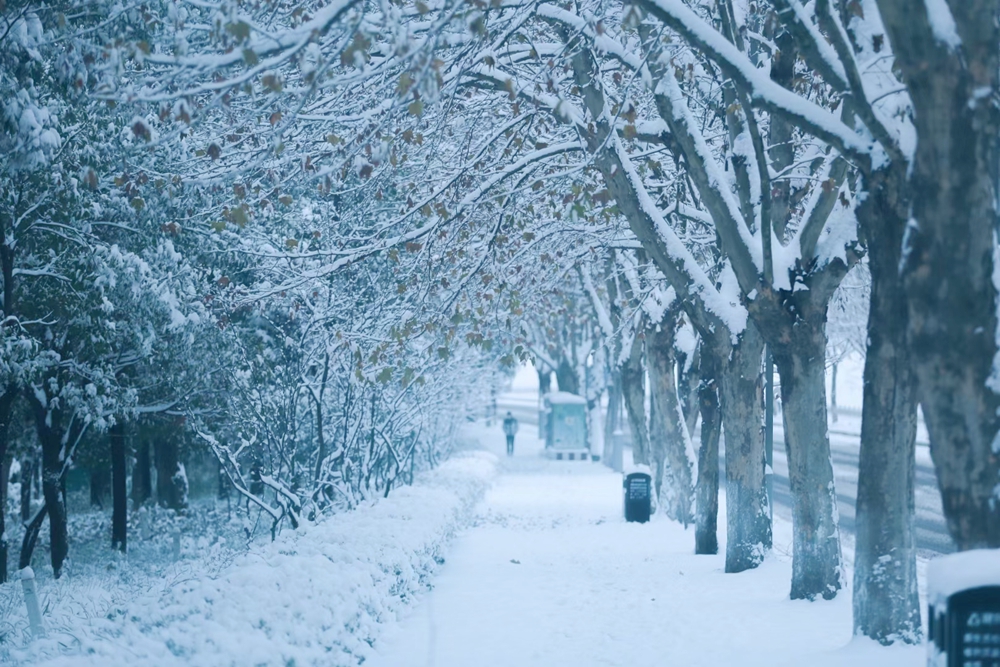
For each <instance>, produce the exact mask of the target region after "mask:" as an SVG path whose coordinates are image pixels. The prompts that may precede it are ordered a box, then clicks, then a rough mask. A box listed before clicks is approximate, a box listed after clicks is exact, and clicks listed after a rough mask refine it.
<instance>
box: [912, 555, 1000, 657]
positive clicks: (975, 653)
mask: <svg viewBox="0 0 1000 667" xmlns="http://www.w3.org/2000/svg"><path fill="white" fill-rule="evenodd" d="M927 604H928V610H927V619H928V620H927V665H928V667H969V666H970V665H974V666H975V667H1000V551H997V550H996V549H975V550H972V551H964V552H961V553H957V554H951V555H949V556H942V557H941V558H938V559H935V560H933V561H931V563H930V564H929V565H928V570H927Z"/></svg>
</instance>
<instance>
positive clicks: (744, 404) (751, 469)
mask: <svg viewBox="0 0 1000 667" xmlns="http://www.w3.org/2000/svg"><path fill="white" fill-rule="evenodd" d="M763 351H764V341H763V339H762V338H761V336H760V333H759V332H758V331H757V327H756V326H755V325H754V324H753V323H752V322H748V323H747V328H746V329H745V330H744V331H743V333H742V334H741V335H740V341H739V344H738V345H736V346H735V347H733V348H732V349H731V352H730V351H727V353H726V354H719V353H717V356H719V357H720V358H721V359H722V362H721V363H722V364H723V366H722V369H721V371H720V379H721V381H720V383H719V398H720V404H721V407H722V424H723V432H724V434H725V444H726V572H743V571H744V570H749V569H751V568H755V567H757V566H758V565H760V564H761V562H763V560H764V555H765V554H766V553H767V552H768V551H770V549H771V518H770V510H769V508H768V504H767V490H766V489H765V487H764V430H763V386H762V381H761V373H760V368H761V357H762V354H763ZM727 357H728V358H727Z"/></svg>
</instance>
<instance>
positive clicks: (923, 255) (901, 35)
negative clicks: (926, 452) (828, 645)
mask: <svg viewBox="0 0 1000 667" xmlns="http://www.w3.org/2000/svg"><path fill="white" fill-rule="evenodd" d="M878 5H879V9H880V12H881V13H882V14H883V16H884V22H885V25H886V29H887V30H888V33H889V39H890V41H891V43H892V48H893V54H894V55H895V56H896V63H897V65H898V66H899V67H900V68H901V70H902V73H903V78H904V80H905V82H906V84H907V88H908V89H909V93H910V97H911V99H912V101H913V105H914V110H915V113H914V114H913V116H914V120H913V123H914V126H915V128H916V135H917V148H916V154H915V157H914V162H913V165H912V169H911V176H910V186H911V189H910V193H911V194H912V217H913V222H912V223H911V224H909V225H908V227H907V230H906V237H905V239H904V243H905V247H904V253H903V257H902V263H901V269H902V274H903V280H904V286H905V289H906V294H907V305H908V315H909V320H908V327H909V332H908V340H909V344H910V349H911V353H912V355H913V357H912V358H913V367H914V368H915V370H916V375H917V381H918V398H919V401H920V405H921V408H922V409H923V414H924V419H925V421H926V423H927V431H928V434H929V435H930V442H931V456H932V458H933V459H934V465H935V468H936V470H937V476H938V485H939V487H940V489H941V500H942V505H943V507H944V514H945V518H946V519H947V522H948V529H949V532H950V533H951V536H952V538H953V539H954V540H955V544H956V546H957V547H958V548H959V549H960V550H965V549H973V548H979V547H993V548H996V547H1000V503H998V502H997V498H996V491H995V489H996V486H997V481H998V478H1000V456H997V450H996V448H997V447H998V440H997V434H998V430H1000V416H998V410H1000V396H998V393H997V392H998V391H1000V370H998V369H997V368H995V363H996V359H997V353H998V350H997V341H996V333H997V297H998V294H997V287H996V285H995V284H994V272H995V271H996V267H995V261H996V259H995V258H996V252H997V250H996V245H997V240H996V235H997V228H996V227H997V217H998V212H997V204H996V183H997V180H998V173H997V171H998V169H997V167H998V163H1000V155H998V152H1000V110H998V109H997V106H996V104H995V102H994V99H993V95H991V94H990V91H995V90H997V88H998V87H1000V73H998V70H1000V52H998V50H997V48H996V45H997V42H998V41H1000V27H998V26H997V13H998V9H1000V3H998V2H997V0H964V1H962V2H957V1H954V0H953V1H951V2H948V6H949V8H950V10H951V14H952V18H953V19H954V24H955V29H956V32H957V34H958V36H959V38H960V39H961V46H960V47H956V48H953V47H952V46H950V45H949V44H945V43H943V41H942V40H940V39H938V38H937V36H936V33H935V31H934V28H933V27H932V25H931V23H930V21H929V20H928V16H927V12H926V11H917V12H914V11H910V9H909V7H908V5H907V3H898V2H889V1H888V0H879V2H878ZM984 91H985V92H986V94H984Z"/></svg>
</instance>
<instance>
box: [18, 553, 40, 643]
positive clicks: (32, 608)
mask: <svg viewBox="0 0 1000 667" xmlns="http://www.w3.org/2000/svg"><path fill="white" fill-rule="evenodd" d="M21 588H22V589H23V590H24V605H25V606H26V607H27V608H28V625H29V627H30V628H31V635H32V636H33V637H42V636H44V635H45V628H44V627H43V626H42V610H41V609H40V608H39V606H38V592H37V591H36V589H35V571H34V570H32V569H31V568H30V567H26V568H23V569H22V570H21Z"/></svg>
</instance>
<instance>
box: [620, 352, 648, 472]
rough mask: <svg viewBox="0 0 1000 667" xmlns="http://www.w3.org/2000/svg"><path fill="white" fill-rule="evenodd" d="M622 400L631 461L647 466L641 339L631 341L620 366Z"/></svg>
mask: <svg viewBox="0 0 1000 667" xmlns="http://www.w3.org/2000/svg"><path fill="white" fill-rule="evenodd" d="M621 378H622V400H623V401H624V403H625V412H626V413H627V414H628V425H629V429H630V430H631V432H632V460H633V461H634V462H635V463H637V464H640V465H649V464H650V457H649V432H648V430H647V428H646V390H645V388H644V383H643V372H642V338H641V337H640V336H639V335H636V337H635V338H634V339H633V340H632V350H631V352H630V354H629V358H628V361H626V362H625V365H624V366H622V371H621Z"/></svg>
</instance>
